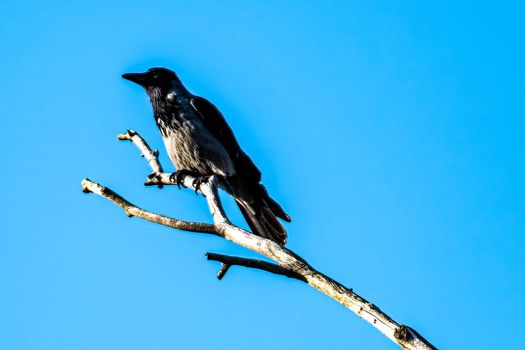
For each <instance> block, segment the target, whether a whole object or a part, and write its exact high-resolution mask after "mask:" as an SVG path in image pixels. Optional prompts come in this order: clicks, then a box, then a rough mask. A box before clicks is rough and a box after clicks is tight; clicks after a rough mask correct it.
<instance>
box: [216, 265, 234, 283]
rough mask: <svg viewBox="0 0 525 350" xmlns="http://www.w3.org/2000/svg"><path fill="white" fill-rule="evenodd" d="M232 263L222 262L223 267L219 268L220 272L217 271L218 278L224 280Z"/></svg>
mask: <svg viewBox="0 0 525 350" xmlns="http://www.w3.org/2000/svg"><path fill="white" fill-rule="evenodd" d="M230 267H231V265H228V264H222V265H221V269H220V270H219V272H217V279H218V280H222V279H223V277H224V276H225V275H226V273H227V272H228V270H229V269H230Z"/></svg>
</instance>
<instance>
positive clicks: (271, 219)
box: [235, 184, 291, 245]
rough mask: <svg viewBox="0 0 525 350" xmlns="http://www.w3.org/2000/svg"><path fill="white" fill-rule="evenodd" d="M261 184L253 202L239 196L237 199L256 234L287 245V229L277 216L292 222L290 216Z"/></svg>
mask: <svg viewBox="0 0 525 350" xmlns="http://www.w3.org/2000/svg"><path fill="white" fill-rule="evenodd" d="M259 186H260V188H259V189H260V191H257V192H259V195H258V196H255V198H254V201H253V202H252V203H248V202H246V201H243V200H241V199H238V198H236V199H235V201H236V202H237V205H238V206H239V209H240V210H241V213H242V215H243V216H244V219H245V220H246V222H247V223H248V226H250V229H251V230H252V232H253V233H254V234H256V235H258V236H261V237H264V238H268V239H271V240H272V241H275V242H277V243H279V244H280V245H285V244H286V239H287V234H286V230H285V229H284V227H283V225H281V223H280V222H279V220H278V219H277V218H278V217H279V218H281V219H283V220H285V221H287V222H290V221H291V219H290V216H288V214H286V213H285V212H284V210H283V209H282V208H281V206H280V205H279V204H278V203H277V202H276V201H274V200H273V199H272V198H271V197H270V196H269V195H268V193H267V192H266V189H265V188H264V187H263V186H262V185H260V184H259Z"/></svg>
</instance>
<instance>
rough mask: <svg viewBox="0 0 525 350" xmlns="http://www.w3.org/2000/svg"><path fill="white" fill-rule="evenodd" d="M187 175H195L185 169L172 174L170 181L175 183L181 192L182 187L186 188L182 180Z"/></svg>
mask: <svg viewBox="0 0 525 350" xmlns="http://www.w3.org/2000/svg"><path fill="white" fill-rule="evenodd" d="M186 175H194V174H193V173H192V172H191V171H188V170H184V169H181V170H177V171H176V172H174V173H171V175H170V181H171V182H173V183H174V184H175V185H177V187H179V190H180V185H182V186H184V184H183V183H182V182H183V181H182V180H183V178H184V176H186Z"/></svg>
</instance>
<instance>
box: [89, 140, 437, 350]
mask: <svg viewBox="0 0 525 350" xmlns="http://www.w3.org/2000/svg"><path fill="white" fill-rule="evenodd" d="M118 138H119V139H120V140H131V141H132V142H133V143H134V144H135V145H136V146H137V147H138V148H139V149H140V150H141V152H142V155H143V156H144V158H146V159H147V160H148V163H149V164H150V166H151V168H152V170H153V173H152V174H150V175H148V179H147V181H146V183H145V185H148V186H152V185H159V186H162V185H174V183H173V182H172V181H171V180H170V174H168V173H164V172H163V170H162V166H161V164H160V162H159V161H158V152H155V151H152V150H151V148H150V147H149V146H148V144H147V143H146V142H145V141H144V140H143V139H142V137H141V136H140V135H139V134H138V133H136V132H135V131H133V130H129V131H128V132H127V133H126V134H122V135H119V136H118ZM193 180H194V178H193V177H191V176H184V178H183V185H184V186H185V187H187V188H192V189H194V188H193ZM82 189H83V191H84V192H87V193H96V194H98V195H100V196H102V197H104V198H106V199H109V200H111V201H112V202H113V203H115V204H117V205H118V206H120V207H122V208H123V209H124V211H125V212H126V214H127V215H128V216H136V217H138V218H141V219H145V220H148V221H151V222H156V223H158V224H161V225H165V226H169V227H172V228H176V229H179V230H183V231H192V232H200V233H207V234H213V235H217V236H220V237H223V238H225V239H227V240H229V241H231V242H233V243H235V244H238V245H240V246H242V247H245V248H247V249H250V250H252V251H254V252H257V253H259V254H261V255H263V256H265V257H267V258H269V259H271V260H273V261H275V262H276V263H277V264H272V263H269V262H266V261H262V260H255V259H246V258H240V257H231V256H226V255H221V254H214V253H208V254H207V257H208V259H209V260H216V261H219V262H222V263H223V264H222V267H221V270H220V271H219V273H218V274H217V277H218V278H219V279H221V278H223V277H224V275H225V274H226V272H227V271H228V269H229V268H230V266H232V265H238V266H244V267H249V268H257V269H261V270H264V271H268V272H271V273H274V274H279V275H284V276H287V277H290V278H295V279H298V280H301V281H304V282H306V283H308V284H309V285H310V286H312V287H313V288H315V289H317V290H319V291H320V292H322V293H324V294H326V295H328V296H329V297H331V298H332V299H334V300H337V301H338V302H339V303H341V304H342V305H343V306H345V307H346V308H348V309H350V310H351V311H353V312H354V313H355V314H357V315H358V316H359V317H361V318H363V319H364V320H365V321H367V322H368V323H370V324H371V325H372V326H374V327H375V328H376V329H378V330H379V331H380V332H381V333H383V334H384V335H385V336H387V337H388V338H389V339H391V340H392V341H393V342H395V343H397V344H398V345H399V346H401V347H402V348H403V349H414V350H416V349H417V350H420V349H421V350H423V349H425V350H428V349H436V348H435V347H434V346H433V345H432V344H430V343H429V342H428V341H427V340H426V339H425V338H423V337H422V336H421V335H420V334H419V333H418V332H416V331H415V330H414V329H412V328H410V327H408V326H405V325H400V324H398V323H397V322H395V321H394V320H393V319H392V318H390V317H389V316H388V315H387V314H386V313H384V312H383V311H381V310H380V309H379V308H378V307H377V306H375V305H374V304H372V303H370V302H368V301H367V300H365V299H364V298H362V297H361V296H359V295H357V294H356V293H354V292H353V290H352V289H350V288H347V287H345V286H343V285H342V284H340V283H339V282H337V281H335V280H333V279H331V278H330V277H328V276H326V275H324V274H322V273H321V272H319V271H317V270H315V269H314V268H313V267H312V266H310V264H308V263H307V262H306V261H305V260H304V259H303V258H301V257H300V256H299V255H297V254H296V253H294V252H292V251H291V250H289V249H287V248H285V247H282V246H280V245H279V244H277V243H275V242H273V241H271V240H268V239H265V238H262V237H259V236H256V235H253V234H251V233H249V232H247V231H245V230H243V229H241V228H240V227H237V226H235V225H233V224H231V223H230V221H229V220H228V218H227V216H226V214H225V212H224V209H223V207H222V204H221V201H220V199H219V195H218V193H217V180H216V179H215V178H214V177H213V176H212V177H211V178H210V180H209V181H208V182H207V183H204V184H202V185H201V186H200V189H199V190H200V192H201V193H202V194H203V195H204V196H205V197H206V200H207V203H208V207H209V209H210V212H211V214H212V216H213V222H214V224H206V223H196V222H188V221H184V220H178V219H174V218H171V217H167V216H164V215H160V214H156V213H152V212H150V211H147V210H144V209H142V208H139V207H137V206H136V205H134V204H132V203H131V202H129V201H128V200H126V199H124V198H123V197H121V196H120V195H118V194H117V193H115V192H113V191H112V190H110V189H109V188H107V187H104V186H102V185H100V184H97V183H95V182H92V181H91V180H89V179H84V180H83V181H82Z"/></svg>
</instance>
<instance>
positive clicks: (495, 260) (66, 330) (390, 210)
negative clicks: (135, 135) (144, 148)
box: [0, 1, 525, 350]
mask: <svg viewBox="0 0 525 350" xmlns="http://www.w3.org/2000/svg"><path fill="white" fill-rule="evenodd" d="M523 10H524V6H523V5H522V4H519V2H517V1H500V2H498V3H493V2H487V1H478V2H467V1H444V2H443V1H441V2H434V3H429V2H421V1H399V2H392V1H318V2H312V1H287V2H283V1H252V2H249V3H241V2H233V1H221V2H211V1H209V2H207V1H194V2H192V3H191V4H189V2H186V1H184V2H183V1H164V2H163V1H148V2H126V3H124V2H122V3H116V2H115V3H112V4H111V3H108V2H101V1H91V2H89V3H87V2H79V1H71V2H67V3H59V2H53V1H47V2H31V1H28V2H21V1H20V2H10V3H4V4H3V6H2V11H1V12H0V66H1V67H2V69H1V71H2V74H1V75H2V79H1V84H0V101H1V106H2V107H1V108H2V111H1V113H2V125H3V129H2V131H3V132H2V134H1V135H2V143H3V145H4V146H3V153H2V157H1V158H0V159H1V160H0V166H1V170H2V171H1V172H0V178H1V181H0V190H1V193H2V201H1V202H0V210H1V212H2V213H3V215H2V220H0V310H1V312H0V348H3V349H53V350H59V349H76V350H83V349H86V350H87V349H126V350H133V349H168V348H178V349H209V348H212V347H213V348H216V349H245V348H247V347H249V348H251V349H268V348H274V349H275V348H282V349H293V348H303V349H319V348H333V349H353V348H355V349H396V348H397V346H396V345H395V344H393V343H391V342H390V341H389V340H388V339H386V338H385V337H383V336H382V335H381V334H380V333H379V332H377V331H376V330H375V329H373V328H372V327H371V326H369V325H368V324H366V323H365V322H364V321H362V320H360V319H359V318H358V317H357V316H355V315H354V314H352V313H350V312H349V311H347V310H346V309H344V308H343V307H341V306H340V305H338V304H337V303H335V302H334V301H332V300H331V299H329V298H328V297H326V296H324V295H322V294H320V293H318V292H317V291H315V290H313V289H311V288H309V287H308V286H306V285H304V284H302V283H301V282H298V281H292V280H288V279H286V278H280V277H277V276H273V275H269V274H266V273H264V272H261V271H253V270H246V269H241V268H234V269H232V270H231V271H230V272H229V274H228V276H227V277H226V278H225V279H224V280H223V281H220V282H219V281H217V280H216V279H215V273H216V271H217V269H218V267H219V266H218V265H217V264H216V263H211V262H207V261H206V260H205V258H204V253H205V252H207V251H211V252H217V253H224V254H237V255H242V256H254V255H253V254H252V253H251V252H247V251H245V250H243V249H241V248H238V247H235V246H234V245H232V244H230V243H228V242H226V241H223V240H221V239H219V238H213V237H206V236H199V235H197V234H186V233H179V232H176V231H173V230H170V229H168V228H164V227H160V226H156V225H154V224H151V223H147V222H142V221H140V220H138V219H129V218H127V217H126V216H125V215H123V212H122V211H121V210H119V209H118V208H117V207H115V206H114V205H113V204H111V203H109V202H107V201H105V200H103V199H101V198H98V197H96V196H88V195H85V194H83V193H81V191H80V181H81V180H82V178H84V177H89V178H91V179H93V180H94V181H98V182H101V183H103V184H105V185H107V186H110V187H111V188H113V189H114V190H115V191H117V192H119V193H121V194H123V195H125V196H126V197H127V198H128V199H129V200H131V201H133V202H135V203H136V204H139V205H141V206H143V207H145V208H148V209H151V210H154V211H158V212H161V213H164V214H168V215H173V216H176V217H178V218H183V219H188V220H196V221H209V220H210V215H209V214H208V212H207V209H206V205H205V202H204V201H203V199H202V197H199V198H197V197H196V196H195V195H194V194H193V193H191V191H188V190H186V191H179V190H177V189H176V188H165V189H162V190H159V189H156V188H145V187H143V186H142V182H143V181H144V178H145V175H146V174H147V173H148V171H149V169H148V168H147V164H146V162H145V161H144V160H143V159H141V158H139V157H138V153H137V150H136V149H135V148H134V147H133V146H132V145H131V144H129V143H122V142H118V141H117V140H116V135H117V134H118V133H120V132H123V131H125V130H126V129H130V128H132V129H135V130H137V131H139V132H140V133H142V135H143V136H144V137H145V138H147V140H148V141H149V142H150V144H151V145H152V146H154V147H158V148H160V150H161V153H162V155H161V160H162V161H163V164H164V167H165V168H166V169H168V170H172V167H171V165H170V164H169V161H168V159H167V157H166V156H165V153H164V149H163V145H162V141H161V138H160V135H159V133H158V131H157V130H156V128H155V125H154V121H153V118H152V112H151V107H150V105H149V102H148V99H147V97H146V95H145V94H144V92H143V91H141V89H140V88H139V87H137V86H134V85H133V84H131V83H129V82H126V81H124V80H123V79H121V78H120V75H121V74H122V73H125V72H129V71H143V70H145V69H147V68H149V67H151V66H159V65H160V66H166V67H169V68H172V69H174V70H176V71H177V72H178V74H179V75H180V77H181V78H182V80H183V81H184V82H185V84H186V85H187V87H188V88H189V89H190V90H192V91H193V92H194V93H196V94H199V95H202V96H205V97H207V98H208V99H210V100H212V101H213V102H214V103H215V104H216V105H217V106H218V107H219V108H220V109H221V110H222V112H223V113H224V115H225V116H226V118H227V119H228V121H229V123H230V125H231V126H232V128H233V129H234V131H235V133H236V135H237V137H238V140H239V142H240V143H241V145H242V146H243V148H244V149H245V151H246V152H247V153H248V154H249V155H250V156H251V157H252V158H253V159H254V160H255V162H256V163H257V164H258V166H259V167H260V168H261V169H262V171H263V174H264V176H263V182H264V184H265V185H266V186H267V187H268V189H269V190H270V192H271V194H272V195H273V196H274V197H275V198H276V199H277V200H279V202H281V203H282V205H283V206H284V207H285V208H286V210H287V211H288V212H289V213H290V214H291V215H292V217H293V222H292V223H291V224H289V225H287V228H288V231H289V237H290V238H289V247H290V248H291V249H293V250H294V251H296V252H298V253H299V254H301V255H302V256H304V257H305V258H306V259H308V260H309V261H310V262H311V263H312V264H313V265H314V266H315V267H317V268H318V269H320V270H321V271H323V272H325V273H327V274H328V275H330V276H332V277H333V278H335V279H337V280H339V281H341V282H342V283H344V284H345V285H347V286H349V287H352V288H354V290H355V291H356V292H357V293H359V294H361V295H362V296H364V297H365V298H367V299H369V300H370V301H372V302H374V303H376V304H377V305H378V306H379V307H381V308H382V309H383V310H384V311H386V312H387V313H388V314H389V315H391V316H392V317H393V318H394V319H395V320H397V321H398V322H400V323H406V324H408V325H410V326H412V327H414V328H415V329H417V330H418V331H420V332H421V333H422V334H423V335H424V336H426V337H427V338H428V339H429V340H430V341H432V342H433V343H434V344H435V345H436V346H438V347H440V348H443V349H445V348H446V349H466V348H469V349H494V348H501V349H522V348H523V341H522V339H521V338H522V336H521V335H522V334H524V333H525V327H524V323H523V313H524V312H525V291H524V289H525V288H524V287H525V276H524V271H523V267H524V266H525V253H524V243H525V215H524V210H525V205H524V203H525V138H524V136H525V108H524V107H525V106H524V105H525V104H524V97H525V96H524V92H525V89H524V83H523V81H524V74H523V67H522V65H523V62H525V57H524V56H525V55H524V53H525V50H524V49H523V45H522V42H523V37H524V35H525V30H524V26H523ZM225 201H226V203H225V204H226V208H227V210H228V212H229V213H230V217H231V218H232V219H233V220H234V221H235V222H237V223H239V224H242V220H241V217H240V215H239V213H238V212H236V211H235V208H234V206H233V205H232V203H231V201H230V200H228V199H227V198H225ZM275 344H278V346H275Z"/></svg>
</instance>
